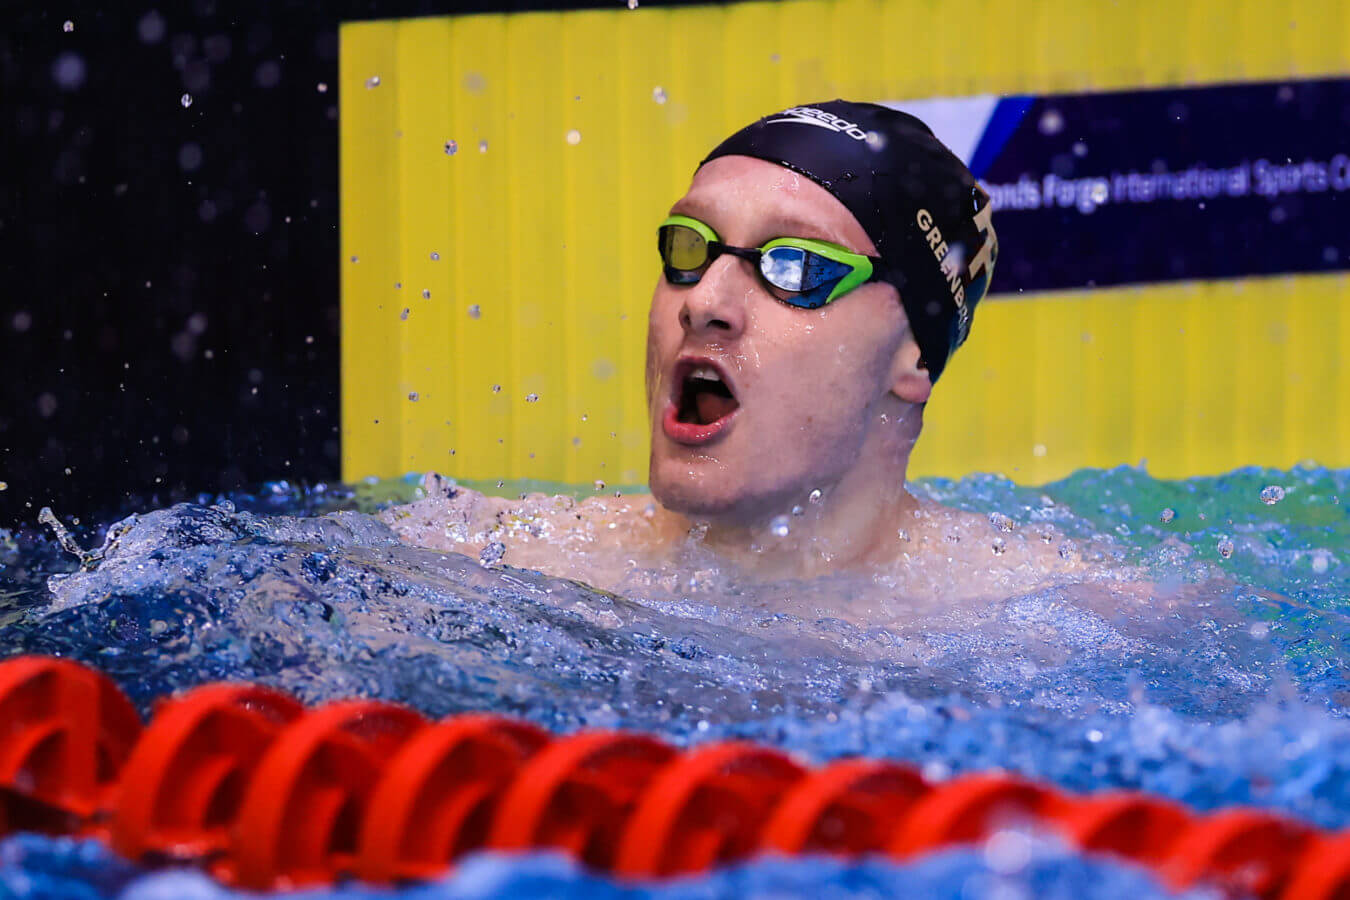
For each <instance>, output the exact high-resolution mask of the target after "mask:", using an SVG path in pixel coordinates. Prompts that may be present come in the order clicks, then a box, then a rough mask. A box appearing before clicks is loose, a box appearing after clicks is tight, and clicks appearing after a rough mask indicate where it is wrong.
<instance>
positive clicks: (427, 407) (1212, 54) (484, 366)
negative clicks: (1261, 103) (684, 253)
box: [340, 0, 1350, 484]
mask: <svg viewBox="0 0 1350 900" xmlns="http://www.w3.org/2000/svg"><path fill="white" fill-rule="evenodd" d="M1348 9H1350V7H1348V6H1347V5H1346V4H1343V3H1340V2H1339V0H1327V2H1313V0H1303V2H1281V3H1272V2H1264V0H1191V2H1186V0H1129V2H1104V0H1102V2H1095V0H1056V2H1034V0H943V2H937V0H790V2H782V3H736V4H732V5H726V6H705V7H684V8H678V9H654V8H653V9H648V8H638V9H634V10H629V9H627V8H625V7H624V6H622V5H619V7H618V8H616V9H610V10H596V11H580V12H562V13H556V12H532V13H517V14H511V15H472V16H460V17H445V18H427V19H412V20H404V21H388V22H362V23H351V24H347V25H344V26H343V27H342V30H341V74H340V78H341V157H342V159H341V182H342V183H341V190H342V207H341V229H342V239H341V243H342V258H341V265H342V436H343V440H342V453H343V477H344V478H345V479H347V480H355V479H358V478H362V477H365V476H369V475H379V476H390V475H397V474H401V473H403V472H406V471H425V470H428V469H435V470H438V471H441V472H445V473H447V474H451V475H456V476H459V477H465V478H537V479H545V480H553V481H566V482H570V483H590V482H591V481H593V480H596V479H603V480H606V481H608V482H610V483H625V484H632V483H640V482H642V481H643V480H644V479H645V477H646V457H647V439H646V435H647V421H646V409H645V404H644V401H643V395H642V360H643V353H644V335H645V329H646V306H647V303H648V300H649V299H650V297H651V291H652V287H653V285H654V283H655V280H656V278H657V276H658V274H659V271H660V270H659V265H658V260H657V256H656V253H655V251H654V244H655V240H654V228H655V226H656V224H657V223H658V222H659V221H660V219H661V218H662V217H663V215H664V213H665V211H666V209H667V208H668V207H669V205H670V204H671V203H672V202H673V201H674V199H675V198H676V197H678V196H679V195H680V193H682V192H683V190H684V188H685V187H686V186H687V184H688V180H689V177H690V175H691V174H692V171H693V168H694V166H695V165H696V164H697V162H698V160H699V159H701V158H702V154H704V153H706V151H707V150H708V149H709V148H711V147H712V146H713V145H714V144H715V143H716V142H717V141H718V140H720V139H721V138H723V137H725V136H726V135H727V134H728V133H730V132H731V131H732V130H734V129H736V128H739V127H740V126H742V125H744V124H746V123H748V122H750V121H752V120H753V119H755V118H757V117H758V116H760V115H763V114H764V113H766V112H768V111H772V110H773V109H775V108H781V107H784V106H788V105H792V104H795V103H799V102H809V101H811V100H816V99H821V98H829V97H836V96H844V97H848V98H851V99H870V100H887V101H890V100H905V99H910V98H919V97H930V96H961V95H968V94H980V93H1000V94H1006V93H1016V92H1032V93H1043V92H1054V91H1079V90H1084V89H1098V88H1123V87H1141V86H1158V85H1174V84H1193V83H1207V82H1222V81H1233V80H1242V79H1248V80H1267V79H1279V78H1285V77H1308V76H1316V75H1326V74H1331V73H1342V72H1347V71H1350V61H1348V60H1347V52H1350V51H1348V48H1350V11H1347V10H1348ZM995 284H997V276H996V280H995ZM1347 301H1350V279H1348V278H1347V277H1346V276H1345V275H1329V276H1296V277H1279V278H1252V279H1240V280H1231V281H1218V282H1204V283H1182V284H1167V285H1155V286H1145V287H1139V288H1124V289H1111V290H1097V291H1091V292H1062V293H1053V294H1042V295H1036V296H1032V295H1019V296H1017V297H1015V298H1012V297H1006V296H1003V297H1000V296H995V297H992V298H990V299H989V300H987V301H986V302H985V303H984V304H982V305H981V307H980V309H979V312H978V314H977V316H976V320H975V326H974V329H973V332H972V336H971V339H970V341H969V342H968V343H967V345H966V346H965V347H964V348H963V349H962V350H961V352H960V353H958V354H957V355H956V356H955V357H954V360H953V362H952V364H951V366H950V367H949V368H948V370H947V373H946V374H945V375H944V377H943V379H942V382H941V383H940V384H939V385H938V388H937V390H936V392H935V397H934V400H933V402H932V403H930V404H929V409H928V417H927V424H926V426H925V431H924V437H923V439H922V440H921V441H920V444H919V447H918V450H917V454H916V458H915V461H914V470H913V472H912V474H915V475H950V476H958V475H962V474H965V473H968V472H972V471H996V472H1002V473H1004V474H1006V475H1008V476H1010V477H1012V478H1014V479H1016V480H1018V481H1021V482H1030V483H1035V482H1042V481H1046V480H1050V479H1054V478H1057V477H1060V476H1063V475H1065V474H1067V473H1069V472H1071V471H1073V470H1075V469H1077V468H1080V467H1082V466H1111V465H1115V464H1118V463H1122V462H1128V463H1137V462H1139V461H1140V460H1141V459H1147V461H1148V466H1149V469H1150V471H1152V472H1153V473H1154V474H1157V475H1162V476H1185V475H1192V474H1200V473H1212V472H1220V471H1225V470H1228V469H1232V468H1235V467H1238V466H1242V465H1251V464H1262V465H1274V466H1288V465H1291V464H1293V463H1295V462H1298V461H1301V460H1305V459H1313V460H1316V461H1319V462H1322V463H1324V464H1328V465H1338V466H1344V465H1347V464H1350V409H1348V408H1347V407H1350V367H1346V366H1345V365H1343V364H1342V363H1341V360H1340V353H1339V348H1340V347H1341V346H1342V345H1343V344H1345V343H1346V339H1347V338H1350V307H1348V306H1347Z"/></svg>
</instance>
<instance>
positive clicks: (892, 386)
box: [647, 156, 927, 522]
mask: <svg viewBox="0 0 1350 900" xmlns="http://www.w3.org/2000/svg"><path fill="white" fill-rule="evenodd" d="M671 213H672V214H682V215H687V216H691V217H693V218H696V219H699V220H700V221H702V222H704V223H706V224H707V225H709V226H711V227H712V228H713V230H714V231H716V232H717V235H718V237H719V238H720V239H721V240H722V241H724V242H726V243H728V244H731V245H734V246H738V247H759V246H762V245H763V244H765V243H766V242H768V241H769V240H771V239H773V238H777V237H805V238H815V239H818V240H825V241H830V242H832V243H835V244H840V245H842V246H844V247H847V248H848V249H849V250H852V251H854V252H855V253H864V254H868V255H871V256H875V255H876V247H875V246H874V245H873V244H872V241H871V240H870V239H869V238H868V236H867V233H866V232H865V231H863V228H862V226H861V225H860V224H858V221H857V219H855V218H854V217H853V215H852V214H851V213H850V212H849V211H848V209H847V208H846V207H845V206H844V205H843V204H842V203H840V202H839V201H838V200H837V199H836V198H835V197H834V196H833V195H831V194H830V193H829V192H828V191H826V190H825V189H824V188H823V187H821V186H820V185H818V184H816V183H815V182H814V181H811V180H810V179H809V178H805V177H802V176H799V175H797V174H796V173H794V172H791V171H789V170H787V169H784V168H782V167H781V166H776V165H774V164H772V163H768V162H765V161H763V160H758V159H752V158H750V157H745V156H724V157H720V158H718V159H715V160H713V161H712V162H710V163H708V164H707V165H705V166H703V167H702V168H701V169H699V171H698V173H697V174H696V175H695V176H694V180H693V183H692V184H691V185H690V187H689V191H688V193H686V194H685V195H684V197H682V198H680V200H679V201H677V202H676V203H675V205H674V206H673V207H672V208H671ZM773 290H774V289H772V288H770V287H769V285H767V284H766V283H765V282H764V281H763V280H762V279H761V278H760V277H759V275H758V273H757V272H756V269H755V267H754V265H753V264H752V263H751V262H749V261H747V260H743V259H739V258H737V257H735V256H732V255H730V254H724V255H722V256H720V257H718V258H717V259H716V260H715V261H713V263H712V264H711V265H710V266H708V268H707V269H706V270H705V272H704V274H703V277H702V278H701V279H700V280H699V281H698V283H696V284H693V285H673V284H670V283H669V282H668V281H667V280H666V279H665V278H664V277H661V278H660V279H659V280H658V282H657V285H656V291H655V293H654V294H653V295H652V305H651V313H650V316H649V319H648V326H647V328H648V330H647V396H648V401H649V406H650V409H651V425H652V429H651V431H652V452H651V466H650V472H649V475H648V483H649V485H650V486H651V489H652V493H653V494H654V495H655V496H656V499H657V500H659V501H660V502H661V504H662V505H663V506H665V507H666V508H668V509H673V510H675V511H677V512H682V513H684V514H686V515H691V516H696V517H705V518H710V519H722V520H729V521H744V522H753V521H754V520H756V519H758V518H760V517H763V516H765V515H774V514H777V513H779V512H781V511H782V509H783V508H784V507H785V506H787V505H791V504H793V503H797V502H801V501H800V498H802V497H805V496H806V495H808V494H809V493H810V492H811V491H812V490H813V489H816V488H821V489H827V488H829V487H830V486H831V485H833V484H834V483H836V482H838V481H839V480H840V479H841V478H842V477H843V476H844V475H845V474H847V473H848V471H849V470H850V469H851V468H853V466H854V465H855V464H856V463H857V461H858V459H859V458H860V455H861V454H862V452H863V448H864V446H865V444H866V442H867V441H868V440H869V436H870V435H871V433H872V431H873V430H874V429H875V428H876V427H877V423H878V420H879V419H880V418H881V408H882V406H883V405H884V404H885V403H886V402H888V401H887V398H888V397H890V398H891V401H890V402H894V399H895V396H896V394H893V391H896V392H898V394H899V395H902V399H906V400H909V401H910V402H922V400H923V399H926V397H927V379H926V375H923V373H922V372H921V371H920V372H919V375H918V378H917V379H916V378H915V372H914V364H915V360H917V354H918V350H917V347H915V346H914V341H913V338H912V337H911V336H910V334H909V329H908V326H907V323H906V320H905V315H904V311H903V309H902V307H901V305H900V299H899V295H898V294H897V293H896V290H895V288H894V287H893V286H891V285H889V284H885V283H879V282H873V283H871V284H865V285H863V286H862V287H859V288H857V289H855V290H853V291H851V292H850V293H848V294H846V295H844V296H842V297H840V298H839V299H837V300H835V301H834V302H833V303H830V304H828V305H826V306H824V307H822V308H820V309H816V310H807V309H798V308H795V307H792V306H789V305H787V304H786V303H783V302H781V301H780V300H779V299H777V298H776V297H775V296H774V293H773ZM906 360H908V367H907V368H906ZM920 381H922V384H920V383H919V382H920ZM919 394H922V396H919Z"/></svg>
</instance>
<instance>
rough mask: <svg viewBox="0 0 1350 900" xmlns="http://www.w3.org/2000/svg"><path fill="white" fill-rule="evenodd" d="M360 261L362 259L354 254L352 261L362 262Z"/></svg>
mask: <svg viewBox="0 0 1350 900" xmlns="http://www.w3.org/2000/svg"><path fill="white" fill-rule="evenodd" d="M360 261H361V260H360V259H359V258H358V257H356V256H353V257H352V262H360Z"/></svg>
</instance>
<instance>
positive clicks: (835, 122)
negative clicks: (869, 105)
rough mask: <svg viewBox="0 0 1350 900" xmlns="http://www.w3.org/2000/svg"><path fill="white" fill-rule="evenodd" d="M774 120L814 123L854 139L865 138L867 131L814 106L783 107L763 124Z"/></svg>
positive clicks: (771, 122)
mask: <svg viewBox="0 0 1350 900" xmlns="http://www.w3.org/2000/svg"><path fill="white" fill-rule="evenodd" d="M775 122H795V123H797V124H798V125H815V126H816V127H817V128H824V129H825V130H827V131H837V132H839V133H840V134H846V135H848V136H849V137H851V138H853V139H854V140H855V141H865V140H867V132H865V131H863V130H862V129H861V128H859V127H858V123H857V122H850V121H848V120H847V119H841V118H839V117H838V116H836V115H834V114H833V113H827V112H826V111H825V110H823V109H816V108H815V107H814V106H794V107H792V108H791V109H785V110H783V111H782V112H781V113H779V118H777V119H769V120H768V121H767V122H766V123H765V124H766V125H772V124H774V123H775Z"/></svg>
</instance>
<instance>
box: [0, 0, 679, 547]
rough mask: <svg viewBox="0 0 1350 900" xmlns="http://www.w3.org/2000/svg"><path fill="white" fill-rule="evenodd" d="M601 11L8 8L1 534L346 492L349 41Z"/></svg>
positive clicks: (516, 6) (262, 0) (275, 2)
mask: <svg viewBox="0 0 1350 900" xmlns="http://www.w3.org/2000/svg"><path fill="white" fill-rule="evenodd" d="M619 3H620V0H615V3H614V5H619ZM606 5H610V4H608V3H605V2H579V3H573V2H566V0H563V2H539V3H521V2H514V3H462V2H461V3H454V2H451V3H445V2H442V3H431V2H413V0H408V2H370V0H367V2H343V3H328V4H324V3H317V2H293V0H292V2H286V0H233V2H228V3H227V2H223V0H219V2H218V0H181V2H180V0H175V2H174V3H162V4H160V5H159V6H157V7H156V6H152V5H149V4H130V3H127V4H117V3H113V4H108V3H106V2H105V3H92V2H82V0H70V2H67V3H63V4H60V9H59V12H51V11H47V10H45V9H42V8H41V7H44V6H47V4H39V3H36V2H34V3H30V4H29V6H30V7H32V8H29V9H22V8H20V9H15V8H14V7H11V6H4V7H0V8H2V9H3V15H4V20H5V22H4V27H3V29H0V135H2V136H3V140H2V142H0V167H2V171H3V174H2V175H0V292H2V293H0V482H4V483H5V485H6V487H5V490H3V491H0V526H10V525H13V524H17V523H20V522H22V523H26V524H32V523H33V522H34V521H35V519H36V515H37V512H38V509H39V508H40V507H41V506H44V505H51V506H52V507H54V508H55V510H56V511H57V512H58V513H60V514H62V516H63V517H67V518H68V517H71V516H85V517H94V516H99V515H107V514H109V513H112V512H126V511H132V510H134V509H142V508H153V507H155V506H160V505H163V504H165V503H168V502H169V501H171V500H174V499H177V498H181V497H193V496H195V495H196V494H197V493H199V492H211V493H214V492H218V491H226V490H234V489H239V488H249V487H252V486H256V485H257V484H258V483H259V482H262V481H264V480H272V479H290V480H291V481H293V482H296V481H309V482H316V481H323V480H329V479H334V478H336V477H337V474H338V459H339V455H338V454H339V450H338V412H339V409H338V359H339V345H338V252H339V246H338V231H337V228H338V218H337V216H338V157H337V154H338V122H337V109H338V96H337V83H336V82H337V52H338V42H337V26H338V23H339V22H341V21H349V20H353V19H362V18H390V17H398V16H412V15H433V14H445V13H456V12H476V11H485V10H491V11H517V10H523V9H529V8H539V7H549V8H567V7H574V6H606ZM646 5H652V4H650V3H648V4H646ZM663 5H670V4H669V3H666V4H663ZM108 7H114V8H111V9H110V8H108ZM67 20H69V21H70V22H71V23H72V30H71V31H69V32H67V31H66V30H65V28H64V23H65V22H66V21H67ZM321 83H322V84H324V85H326V88H327V89H326V90H325V91H321V90H320V89H319V85H320V84H321ZM185 93H187V94H190V95H191V96H192V103H191V105H190V106H188V107H184V106H183V105H182V102H181V98H182V96H183V94H185Z"/></svg>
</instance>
